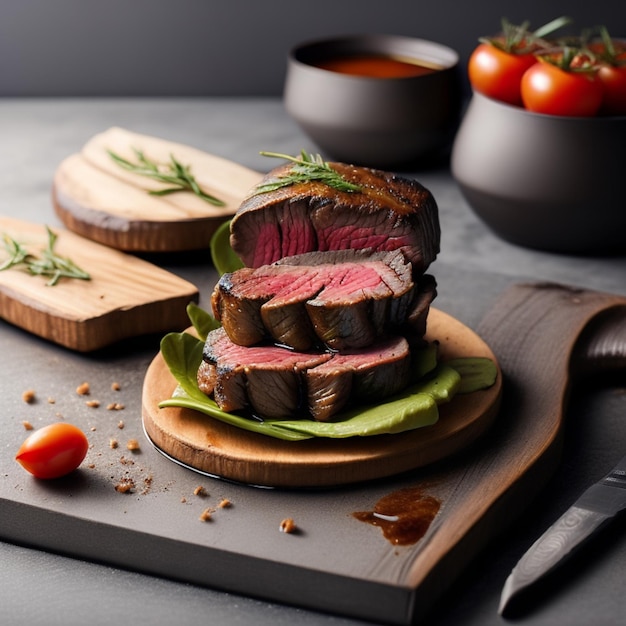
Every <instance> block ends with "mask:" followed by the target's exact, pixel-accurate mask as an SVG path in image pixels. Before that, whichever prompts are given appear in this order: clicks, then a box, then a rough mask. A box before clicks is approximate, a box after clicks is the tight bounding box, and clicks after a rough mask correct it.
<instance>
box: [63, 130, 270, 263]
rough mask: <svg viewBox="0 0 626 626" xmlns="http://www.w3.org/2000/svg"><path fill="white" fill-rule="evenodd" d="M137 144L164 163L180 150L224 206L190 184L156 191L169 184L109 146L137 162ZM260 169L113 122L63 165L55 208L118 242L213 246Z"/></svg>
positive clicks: (80, 229) (161, 248) (147, 246)
mask: <svg viewBox="0 0 626 626" xmlns="http://www.w3.org/2000/svg"><path fill="white" fill-rule="evenodd" d="M134 149H137V150H140V151H142V152H143V153H144V155H145V156H146V157H147V158H148V159H150V160H152V161H154V162H156V163H159V164H163V165H165V164H167V163H168V162H169V161H170V158H171V157H172V156H174V157H175V158H176V160H177V161H179V162H180V163H181V164H182V165H184V166H189V167H190V168H191V174H192V175H193V176H194V178H195V179H196V181H197V182H198V184H199V185H200V186H201V188H202V189H203V190H204V191H206V192H207V193H209V194H211V195H213V196H215V197H217V198H219V199H220V200H221V201H223V202H224V206H215V205H213V204H210V203H208V202H206V201H204V200H202V199H201V198H199V197H198V196H196V195H195V194H193V193H191V192H179V193H173V194H168V195H166V196H155V195H150V193H148V192H150V191H157V190H160V189H163V188H165V187H168V186H170V185H168V184H165V183H162V182H159V181H155V180H153V179H151V178H149V177H146V176H141V175H139V174H136V173H133V172H129V171H127V170H125V169H123V168H121V167H120V166H119V165H117V164H116V163H115V162H114V161H113V160H112V158H111V157H110V156H109V154H108V150H111V151H113V152H114V153H116V154H118V155H120V156H121V157H123V158H124V159H127V160H129V161H131V162H136V160H137V157H136V156H135V153H134ZM260 179H261V174H260V173H258V172H255V171H253V170H251V169H249V168H246V167H244V166H242V165H239V164H237V163H234V162H233V161H229V160H227V159H223V158H221V157H218V156H215V155H212V154H208V153H206V152H203V151H201V150H198V149H195V148H192V147H190V146H187V145H184V144H179V143H174V142H170V141H166V140H164V139H159V138H157V137H151V136H148V135H141V134H138V133H134V132H131V131H128V130H125V129H122V128H117V127H113V128H110V129H108V130H107V131H105V132H103V133H100V134H98V135H95V136H94V137H93V138H92V139H90V140H89V141H88V142H87V143H86V144H85V146H84V147H83V149H82V150H81V151H80V152H79V153H76V154H72V155H70V156H68V157H67V158H66V159H64V160H63V161H62V162H61V163H60V165H59V166H58V168H57V170H56V172H55V176H54V181H53V188H52V200H53V204H54V208H55V211H56V213H57V215H58V216H59V218H60V219H61V220H62V221H63V223H64V224H65V226H66V227H67V228H68V229H70V230H72V231H74V232H76V233H78V234H80V235H82V236H84V237H86V238H88V239H92V240H94V241H97V242H99V243H103V244H105V245H108V246H110V247H112V248H116V249H119V250H124V251H136V252H177V251H184V250H197V249H201V248H207V249H208V247H209V244H210V241H211V237H212V235H213V233H214V232H215V231H216V230H217V228H218V227H219V226H220V224H222V223H223V222H224V221H226V220H227V219H229V218H230V217H232V215H233V214H234V213H235V211H236V210H237V209H238V208H239V205H240V204H241V201H242V200H243V198H244V197H245V196H246V195H247V194H248V192H249V191H250V190H251V189H252V188H253V187H254V185H256V183H258V182H259V180H260Z"/></svg>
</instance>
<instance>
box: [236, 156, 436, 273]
mask: <svg viewBox="0 0 626 626" xmlns="http://www.w3.org/2000/svg"><path fill="white" fill-rule="evenodd" d="M329 166H331V167H332V169H334V170H335V171H337V172H338V173H340V174H341V175H342V176H343V177H344V178H345V179H346V180H347V181H349V182H351V183H356V184H357V185H359V186H360V187H361V191H352V192H349V191H339V190H337V189H335V188H333V187H330V186H328V185H325V184H323V183H321V182H318V181H309V182H302V183H296V184H293V185H290V186H287V187H281V188H279V189H276V190H273V191H267V192H263V193H255V192H254V190H253V192H252V194H251V195H249V196H248V197H247V198H246V199H244V201H243V202H242V204H241V205H240V207H239V209H238V211H237V213H236V214H235V216H234V217H233V219H232V221H231V225H230V229H231V236H230V243H231V247H232V249H233V250H234V251H235V253H236V254H237V255H238V256H239V257H240V258H241V260H242V261H243V263H244V265H246V266H248V267H260V266H262V265H268V264H271V263H274V262H275V261H278V260H279V259H282V258H283V257H288V256H294V255H297V254H302V253H305V252H313V251H326V250H345V249H370V250H373V251H389V250H398V249H399V250H402V252H403V253H404V255H405V257H406V258H407V259H408V260H409V262H410V263H411V265H412V266H413V270H414V275H421V274H423V273H424V271H425V270H426V269H427V267H428V266H429V265H430V263H432V262H433V261H434V260H435V258H436V256H437V254H438V253H439V245H440V237H441V231H440V225H439V214H438V209H437V204H436V202H435V199H434V198H433V196H432V194H431V193H430V192H429V191H428V190H427V189H426V188H425V187H423V186H422V185H421V184H420V183H418V182H417V181H415V180H412V179H408V178H403V177H401V176H398V175H396V174H392V173H389V172H383V171H381V170H375V169H370V168H365V167H356V166H353V165H346V164H344V163H330V164H329ZM293 167H297V164H294V163H288V164H286V165H283V166H281V167H278V168H276V169H274V170H272V171H271V172H270V173H269V174H267V175H266V176H265V178H264V179H263V180H262V181H261V183H260V184H264V183H267V182H270V181H275V180H276V179H278V178H280V177H281V176H284V175H285V174H288V173H289V172H290V171H291V169H292V168H293Z"/></svg>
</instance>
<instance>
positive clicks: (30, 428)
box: [22, 420, 34, 430]
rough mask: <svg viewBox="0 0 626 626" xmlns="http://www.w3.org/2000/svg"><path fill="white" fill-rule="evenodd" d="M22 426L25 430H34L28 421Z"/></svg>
mask: <svg viewBox="0 0 626 626" xmlns="http://www.w3.org/2000/svg"><path fill="white" fill-rule="evenodd" d="M22 426H24V430H33V428H34V426H33V425H32V424H31V423H30V422H29V421H28V420H24V421H23V422H22Z"/></svg>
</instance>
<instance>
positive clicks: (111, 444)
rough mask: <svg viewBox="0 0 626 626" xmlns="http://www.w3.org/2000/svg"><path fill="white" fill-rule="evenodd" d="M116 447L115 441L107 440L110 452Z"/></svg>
mask: <svg viewBox="0 0 626 626" xmlns="http://www.w3.org/2000/svg"><path fill="white" fill-rule="evenodd" d="M118 445H119V444H118V442H117V439H109V448H111V450H115V448H117V446H118Z"/></svg>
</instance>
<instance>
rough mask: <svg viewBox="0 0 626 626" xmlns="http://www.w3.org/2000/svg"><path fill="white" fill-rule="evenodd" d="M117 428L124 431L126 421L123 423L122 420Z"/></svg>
mask: <svg viewBox="0 0 626 626" xmlns="http://www.w3.org/2000/svg"><path fill="white" fill-rule="evenodd" d="M117 427H118V428H119V429H120V430H122V429H123V428H124V421H123V420H120V421H119V422H118V423H117Z"/></svg>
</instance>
